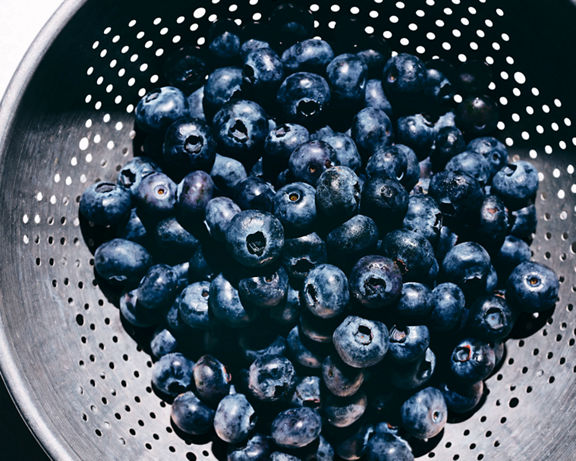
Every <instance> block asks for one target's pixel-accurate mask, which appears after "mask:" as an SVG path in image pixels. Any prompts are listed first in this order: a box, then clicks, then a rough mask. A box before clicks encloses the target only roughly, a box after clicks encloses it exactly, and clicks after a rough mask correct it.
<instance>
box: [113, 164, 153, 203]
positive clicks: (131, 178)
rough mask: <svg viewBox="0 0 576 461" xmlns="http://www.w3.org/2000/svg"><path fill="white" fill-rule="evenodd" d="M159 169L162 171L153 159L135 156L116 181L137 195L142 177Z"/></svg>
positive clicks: (120, 172)
mask: <svg viewBox="0 0 576 461" xmlns="http://www.w3.org/2000/svg"><path fill="white" fill-rule="evenodd" d="M157 171H160V168H159V167H158V165H156V163H154V162H153V161H152V160H151V159H149V158H147V157H134V158H133V159H132V160H130V161H128V163H126V164H125V165H124V166H123V167H122V169H121V170H120V171H119V172H118V178H117V181H116V182H117V183H118V184H120V185H122V186H124V187H125V188H126V189H129V190H130V193H131V194H132V195H135V194H136V191H137V190H138V186H139V185H140V181H142V178H143V177H144V176H148V175H149V174H151V173H155V172H157Z"/></svg>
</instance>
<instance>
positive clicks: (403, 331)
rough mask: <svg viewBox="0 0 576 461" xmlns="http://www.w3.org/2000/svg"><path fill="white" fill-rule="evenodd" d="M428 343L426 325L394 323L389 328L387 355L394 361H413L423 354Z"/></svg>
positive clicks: (428, 336) (428, 334) (428, 337)
mask: <svg viewBox="0 0 576 461" xmlns="http://www.w3.org/2000/svg"><path fill="white" fill-rule="evenodd" d="M429 345H430V332H429V331H428V327H426V325H412V326H402V325H394V326H393V327H392V328H391V329H390V347H389V348H388V354H387V356H388V357H390V358H391V359H392V360H395V361H396V362H402V363H409V362H414V361H417V360H419V359H421V358H422V357H423V356H424V354H425V353H426V349H427V348H428V346H429Z"/></svg>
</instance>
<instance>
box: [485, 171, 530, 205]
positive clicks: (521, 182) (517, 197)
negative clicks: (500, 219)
mask: <svg viewBox="0 0 576 461" xmlns="http://www.w3.org/2000/svg"><path fill="white" fill-rule="evenodd" d="M537 190H538V171H537V170H536V168H535V167H534V166H533V165H532V164H531V163H528V162H525V161H522V160H519V161H518V162H516V163H509V164H508V165H505V166H503V167H502V168H501V169H500V170H498V171H497V172H496V174H495V175H494V178H493V179H492V189H491V191H492V193H493V194H495V195H497V196H498V197H500V198H501V199H502V201H503V202H504V204H505V205H506V206H507V207H508V208H509V209H510V210H517V209H519V208H522V207H525V206H527V205H530V204H531V203H533V202H534V199H535V198H536V191H537Z"/></svg>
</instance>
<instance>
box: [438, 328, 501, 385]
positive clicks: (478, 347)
mask: <svg viewBox="0 0 576 461" xmlns="http://www.w3.org/2000/svg"><path fill="white" fill-rule="evenodd" d="M495 365H496V356H495V354H494V348H493V347H492V346H491V345H490V344H489V343H487V342H485V341H481V340H479V339H474V338H469V339H463V340H462V341H460V342H459V343H458V344H457V345H456V346H455V347H454V349H452V352H451V354H450V361H449V369H450V373H451V375H452V378H453V379H454V380H455V381H456V382H457V383H461V384H473V383H475V382H478V381H482V380H483V379H485V378H487V377H488V376H489V375H490V373H491V372H492V370H493V369H494V366H495Z"/></svg>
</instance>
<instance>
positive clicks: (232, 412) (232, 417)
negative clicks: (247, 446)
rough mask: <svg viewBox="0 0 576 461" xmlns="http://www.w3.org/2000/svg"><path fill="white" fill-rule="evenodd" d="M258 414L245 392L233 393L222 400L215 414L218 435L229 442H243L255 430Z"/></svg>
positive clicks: (215, 428) (215, 426)
mask: <svg viewBox="0 0 576 461" xmlns="http://www.w3.org/2000/svg"><path fill="white" fill-rule="evenodd" d="M256 421H257V416H256V413H255V411H254V408H252V405H250V402H248V400H247V399H246V396H244V395H243V394H231V395H227V396H226V397H224V398H223V399H222V400H220V403H219V404H218V407H217V408H216V413H215V414H214V430H215V431H216V435H217V436H218V437H219V438H220V439H221V440H223V441H224V442H228V443H234V444H236V443H242V442H244V441H246V440H247V439H248V437H249V436H250V433H251V432H252V431H253V430H254V427H255V425H256Z"/></svg>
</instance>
